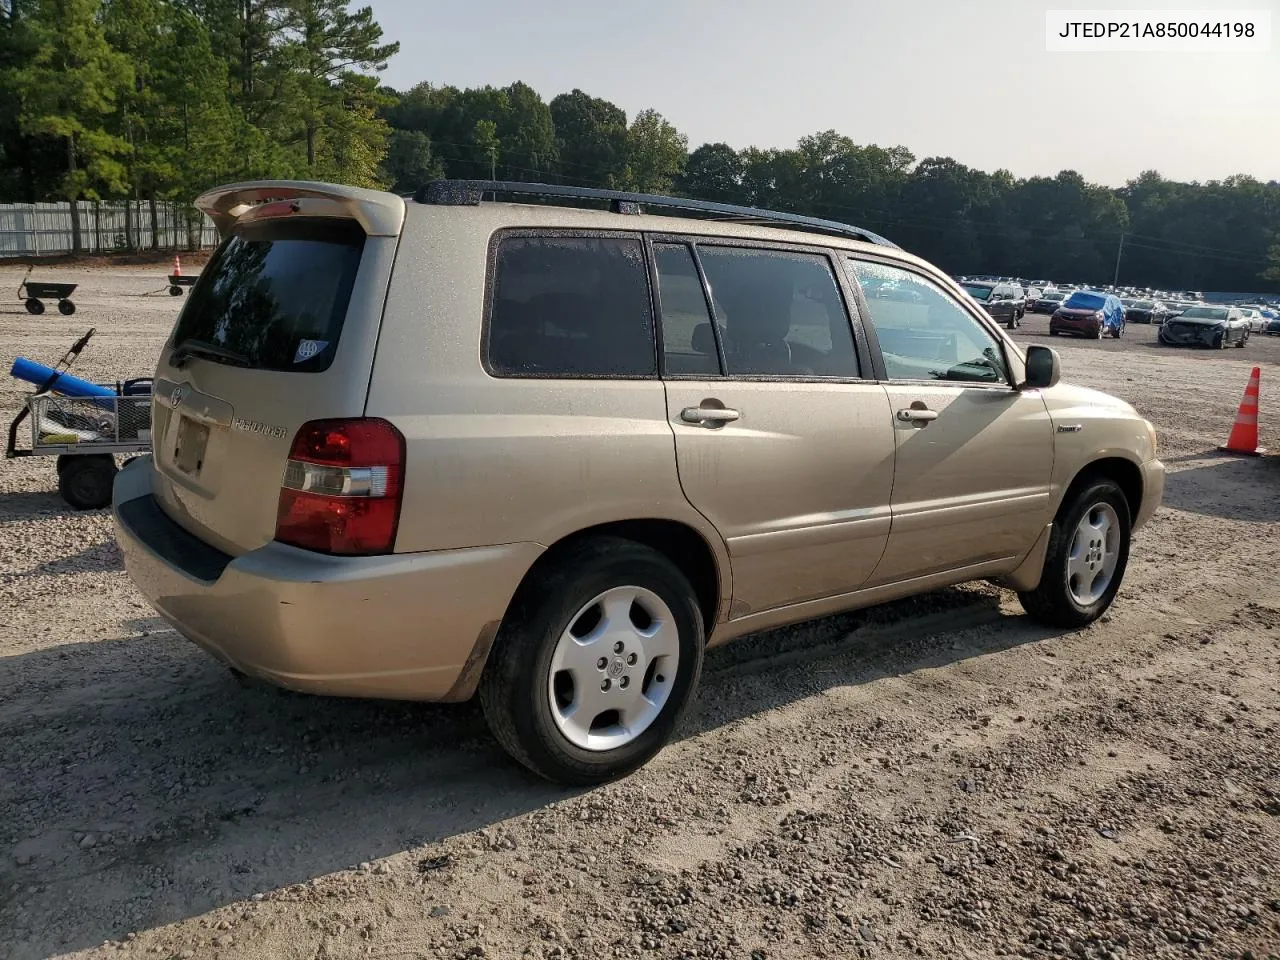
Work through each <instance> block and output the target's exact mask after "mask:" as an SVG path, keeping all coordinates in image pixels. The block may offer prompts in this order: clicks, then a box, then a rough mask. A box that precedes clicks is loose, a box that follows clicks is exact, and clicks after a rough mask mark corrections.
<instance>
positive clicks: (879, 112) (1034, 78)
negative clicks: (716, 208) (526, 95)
mask: <svg viewBox="0 0 1280 960" xmlns="http://www.w3.org/2000/svg"><path fill="white" fill-rule="evenodd" d="M357 2H371V3H372V6H373V10H374V16H375V18H376V19H377V20H378V22H379V23H381V25H382V27H383V29H384V31H385V37H386V39H387V40H398V41H399V42H400V53H399V54H398V55H397V56H395V57H394V58H393V59H392V60H391V63H390V66H389V67H388V69H387V70H386V71H385V72H384V73H383V74H382V80H383V82H384V83H386V84H388V85H390V86H392V87H395V88H397V89H407V88H408V87H411V86H413V85H414V84H415V83H419V82H422V81H429V82H431V83H433V84H453V85H454V86H460V87H465V86H482V85H485V84H492V85H494V86H505V85H507V84H509V83H512V82H514V81H516V80H523V81H524V82H525V83H528V84H529V85H530V86H532V87H533V88H534V89H535V90H537V91H538V92H539V93H540V94H542V96H543V98H544V99H546V100H548V101H549V100H550V99H551V98H552V97H553V96H555V95H556V94H557V93H562V92H565V91H568V90H572V89H573V88H575V87H577V88H580V89H582V90H585V91H586V92H587V93H589V94H591V95H593V96H597V97H604V98H606V99H608V100H611V101H613V102H614V103H616V104H618V106H620V107H622V108H623V109H624V110H626V111H627V115H628V117H631V116H634V115H635V113H636V112H637V111H639V110H643V109H645V108H648V107H653V108H655V109H657V110H658V111H659V112H660V113H661V114H663V115H664V116H665V117H666V118H667V119H668V120H670V121H671V122H672V123H674V124H675V125H676V127H677V128H679V129H680V131H681V132H682V133H684V134H685V135H686V136H688V138H689V146H690V149H693V148H695V147H697V146H699V145H700V144H702V143H706V142H715V141H725V142H727V143H729V144H731V145H732V146H734V147H736V148H742V147H747V146H757V147H790V146H794V145H795V142H796V141H797V140H798V139H799V138H800V137H802V136H805V135H806V134H810V133H815V132H818V131H821V130H827V129H834V130H836V131H837V132H839V133H841V134H844V135H846V136H848V137H850V138H851V139H852V140H853V141H854V142H856V143H859V144H869V143H875V144H879V145H881V146H894V145H902V146H905V147H907V148H908V149H910V150H911V152H912V153H913V154H915V156H916V157H917V158H918V159H923V158H924V157H928V156H950V157H953V158H955V159H956V160H958V161H960V162H961V163H965V164H967V165H969V166H972V167H976V168H979V169H982V170H988V171H992V170H997V169H1000V168H1004V169H1007V170H1010V171H1012V172H1013V173H1014V175H1016V176H1019V177H1028V176H1036V175H1047V176H1052V175H1053V174H1056V173H1057V172H1058V171H1059V170H1063V169H1073V170H1077V171H1079V172H1080V173H1081V174H1083V175H1084V176H1085V178H1086V179H1088V180H1091V181H1093V182H1096V183H1102V184H1106V185H1109V186H1120V185H1122V184H1123V183H1124V182H1125V181H1126V180H1128V179H1130V178H1132V177H1135V176H1137V175H1138V174H1139V173H1140V172H1142V171H1143V170H1149V169H1155V170H1159V171H1160V172H1161V173H1162V174H1163V175H1164V176H1166V177H1169V178H1171V179H1176V180H1199V181H1205V180H1211V179H1221V178H1223V177H1226V176H1229V175H1231V174H1235V173H1245V174H1251V175H1252V176H1255V177H1257V178H1259V179H1262V180H1280V37H1277V36H1274V35H1273V42H1272V48H1271V51H1270V52H1268V53H1192V54H1186V53H1167V52H1161V53H1127V54H1126V53H1049V52H1046V50H1045V11H1046V9H1048V8H1050V6H1051V5H1052V7H1053V8H1055V9H1056V8H1059V7H1063V6H1065V3H1063V0H1057V2H1052V0H1050V3H1043V4H1042V3H1032V2H1028V0H887V2H883V0H767V2H766V0H642V2H638V3H636V2H632V3H618V2H609V0H596V2H586V0H536V2H523V3H515V2H512V0H490V2H488V3H479V2H474V0H472V2H459V0H357ZM1132 5H1133V6H1140V4H1132ZM1079 6H1082V7H1083V6H1085V5H1079ZM1087 6H1088V7H1089V8H1091V9H1116V8H1124V7H1125V6H1126V5H1125V4H1123V3H1108V2H1107V0H1089V2H1088V3H1087ZM1151 6H1154V5H1151ZM1163 7H1164V8H1165V9H1169V8H1187V9H1215V10H1226V9H1248V8H1253V9H1269V10H1271V11H1272V18H1273V21H1274V27H1275V29H1276V30H1277V31H1280V0H1237V2H1234V3H1233V2H1230V0H1228V2H1225V3H1222V2H1215V0H1199V2H1192V3H1177V2H1176V0H1164V2H1163Z"/></svg>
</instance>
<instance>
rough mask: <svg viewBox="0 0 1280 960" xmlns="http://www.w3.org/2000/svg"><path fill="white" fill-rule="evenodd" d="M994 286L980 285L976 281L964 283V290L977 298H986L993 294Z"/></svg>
mask: <svg viewBox="0 0 1280 960" xmlns="http://www.w3.org/2000/svg"><path fill="white" fill-rule="evenodd" d="M992 289H994V288H992V287H984V286H980V285H979V284H976V283H966V284H964V292H965V293H967V294H968V295H969V296H971V297H973V299H975V300H986V299H987V298H989V297H990V296H991V291H992Z"/></svg>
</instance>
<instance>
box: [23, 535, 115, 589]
mask: <svg viewBox="0 0 1280 960" xmlns="http://www.w3.org/2000/svg"><path fill="white" fill-rule="evenodd" d="M123 569H124V556H123V555H122V554H121V553H120V547H119V546H117V544H116V542H115V540H104V541H102V542H101V543H94V544H90V545H89V546H87V547H85V548H84V549H82V550H80V551H79V552H77V553H73V554H71V555H69V556H65V557H55V558H54V559H52V560H46V561H45V562H44V563H38V564H36V565H35V566H34V567H30V568H28V569H26V570H20V571H18V572H17V573H11V574H6V575H4V576H5V578H6V579H11V580H26V579H30V578H32V577H55V576H60V575H63V574H77V573H109V572H110V571H113V570H123Z"/></svg>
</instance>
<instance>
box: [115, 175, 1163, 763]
mask: <svg viewBox="0 0 1280 960" xmlns="http://www.w3.org/2000/svg"><path fill="white" fill-rule="evenodd" d="M490 197H496V198H498V199H503V200H505V201H508V202H497V201H496V200H490V199H488V198H490ZM511 200H524V201H525V202H523V203H520V202H509V201H511ZM531 201H533V202H531ZM198 202H199V205H200V207H201V208H202V209H203V210H205V211H206V212H207V213H208V214H209V215H210V216H211V217H212V218H213V220H214V221H215V222H216V223H217V225H218V228H219V229H220V231H221V233H222V236H223V240H222V243H221V245H220V246H219V247H218V250H217V252H216V253H215V254H214V256H213V258H212V260H211V261H210V262H209V265H208V266H207V267H206V268H205V270H204V272H203V273H202V275H201V276H200V279H199V281H198V282H197V284H196V285H195V287H194V288H193V290H192V291H191V295H190V297H189V299H188V300H187V302H186V304H185V306H184V308H183V310H182V313H181V315H180V316H179V318H178V320H177V323H176V325H175V327H174V330H173V334H172V336H171V337H170V339H169V341H168V342H167V343H166V345H165V347H164V349H163V351H162V353H161V356H160V360H159V366H158V368H157V370H156V376H155V386H154V410H153V436H154V451H153V455H152V456H151V457H146V458H142V459H140V460H138V461H136V462H135V463H133V464H132V465H131V466H129V467H127V468H126V469H125V470H123V471H122V472H121V473H120V475H119V477H118V478H117V480H116V486H115V497H114V504H113V512H114V515H115V521H116V529H117V533H118V537H119V540H120V543H121V545H122V546H123V549H124V554H125V559H126V563H127V566H128V570H129V573H130V575H131V576H132V577H133V579H134V581H135V583H136V584H137V585H138V588H139V589H140V590H141V591H142V592H143V593H144V594H145V595H146V596H147V598H148V599H149V600H150V601H151V602H152V603H153V604H154V605H155V607H156V609H157V610H158V611H159V612H160V613H161V615H163V616H164V617H165V618H166V619H167V620H168V621H169V622H170V623H172V624H173V625H174V627H175V628H177V629H178V630H179V631H180V632H181V633H183V634H185V635H186V636H187V637H189V638H190V639H191V640H193V641H194V642H195V643H197V644H199V645H200V646H201V647H203V648H204V649H206V650H207V651H209V652H210V653H211V654H213V655H214V656H215V657H217V658H218V659H220V660H222V661H224V662H225V663H226V664H228V665H229V666H231V667H232V668H234V670H236V671H238V672H240V673H243V674H248V675H251V676H254V677H259V678H264V679H266V680H269V681H271V682H273V683H276V684H280V685H282V686H285V687H290V688H292V689H295V690H301V691H308V692H311V693H320V694H335V695H343V696H360V697H389V698H406V699H422V700H446V701H453V700H464V699H466V698H468V697H471V696H472V695H473V694H475V693H477V692H478V693H479V696H480V699H481V702H482V704H483V707H484V711H485V715H486V716H487V717H488V719H489V723H490V725H491V727H492V729H493V732H494V734H495V735H496V736H497V738H498V739H499V740H500V741H501V742H502V744H503V745H504V746H505V747H506V748H507V749H508V750H509V751H510V752H511V753H512V754H513V755H514V756H515V757H516V758H518V759H519V760H520V761H521V762H522V763H524V764H526V765H527V766H529V767H530V768H532V769H533V770H535V771H537V772H538V773H540V774H543V775H545V776H547V777H550V778H552V779H555V780H559V781H562V782H566V783H592V782H598V781H601V780H605V779H608V778H610V777H614V776H617V775H619V774H622V773H625V772H627V771H630V770H632V769H634V768H636V767H637V766H639V765H640V764H642V763H644V762H645V761H646V760H647V759H648V758H650V757H651V756H652V755H653V754H654V753H656V752H657V751H658V750H659V749H660V748H661V746H662V744H663V743H664V742H666V741H667V740H668V739H669V738H670V737H671V736H672V733H673V731H674V730H675V729H676V727H677V724H678V723H679V721H680V717H681V715H682V714H683V712H684V710H685V708H686V707H687V706H688V704H689V701H690V698H691V697H692V695H693V692H694V688H695V687H696V685H697V682H698V674H699V670H700V667H701V664H702V657H703V651H704V650H705V649H706V648H707V647H708V646H711V645H713V644H718V643H722V642H724V641H727V640H729V639H731V638H733V637H736V636H739V635H741V634H745V633H748V632H751V631H756V630H760V629H763V628H766V627H777V626H779V625H781V624H786V623H792V622H795V621H800V620H806V619H809V618H812V617H818V616H823V615H826V614H831V613H834V612H836V611H839V610H848V609H850V608H854V607H861V606H866V605H869V604H876V603H881V602H883V601H886V600H890V599H893V598H896V597H902V596H905V595H908V594H915V593H920V592H922V591H927V590H934V589H937V588H939V587H942V586H945V585H948V584H954V583H957V582H960V581H964V580H973V579H979V578H987V579H994V580H997V581H998V582H1000V583H1003V584H1006V585H1007V586H1009V587H1011V588H1012V589H1014V590H1016V591H1018V593H1019V595H1020V596H1021V598H1022V602H1023V605H1024V606H1025V608H1026V610H1027V612H1028V613H1029V614H1030V615H1031V616H1032V617H1034V618H1035V619H1037V620H1039V621H1042V622H1045V623H1049V624H1053V625H1056V626H1060V627H1067V628H1070V627H1079V626H1081V625H1083V624H1086V623H1089V622H1090V621H1092V620H1093V619H1095V618H1096V617H1098V616H1099V615H1101V614H1102V612H1103V611H1104V610H1106V609H1107V607H1108V606H1109V605H1110V603H1111V601H1112V599H1113V598H1114V597H1115V595H1116V591H1117V590H1118V589H1119V587H1120V582H1121V579H1122V578H1123V576H1124V571H1125V563H1126V561H1127V559H1128V555H1129V542H1130V536H1131V534H1132V532H1133V531H1134V530H1135V529H1137V528H1138V527H1139V526H1141V525H1142V524H1143V523H1144V522H1145V521H1146V520H1147V519H1148V518H1149V517H1150V516H1151V514H1152V513H1153V512H1154V511H1155V509H1156V508H1157V507H1158V506H1159V504H1160V498H1161V495H1162V491H1163V483H1164V467H1163V465H1162V464H1161V463H1160V461H1158V460H1157V459H1156V440H1155V434H1154V431H1153V430H1152V427H1151V425H1150V424H1149V423H1148V422H1147V421H1145V420H1143V419H1142V418H1141V417H1140V416H1139V415H1138V414H1137V413H1136V412H1135V411H1134V410H1133V408H1132V407H1130V406H1129V405H1128V404H1125V403H1123V402H1121V401H1119V400H1116V399H1114V398H1112V397H1109V396H1107V395H1105V394H1102V393H1097V392H1094V391H1091V390H1085V389H1081V388H1078V387H1070V386H1067V385H1064V384H1059V383H1058V357H1057V354H1055V353H1054V352H1053V351H1052V350H1050V349H1048V348H1047V347H1042V346H1032V347H1029V348H1028V349H1027V350H1026V351H1025V352H1024V351H1023V350H1022V349H1020V348H1019V347H1018V346H1017V345H1015V344H1014V343H1013V342H1011V341H1010V340H1009V339H1007V338H1006V337H1005V335H1004V334H1003V333H1002V332H1001V330H1000V329H999V328H998V327H997V326H996V324H994V323H993V322H992V320H991V318H990V317H988V316H987V315H986V314H985V313H984V312H983V310H982V309H981V308H980V307H979V306H978V304H977V303H975V302H974V301H973V300H972V299H971V298H970V297H968V296H966V295H965V294H964V292H963V291H962V290H961V289H960V288H959V287H958V286H956V284H955V283H953V282H952V281H951V280H950V279H949V278H948V277H947V276H946V275H944V274H943V273H941V272H940V271H939V270H938V269H936V268H935V267H933V266H931V265H930V264H928V263H925V262H924V261H922V260H920V259H918V258H916V257H913V256H911V255H910V254H908V253H905V252H903V251H902V250H900V249H899V248H897V247H896V246H894V245H893V244H892V243H890V242H889V241H887V240H884V239H883V238H881V237H878V236H876V235H875V234H872V233H869V232H867V231H864V230H859V229H857V228H853V227H849V226H845V225H842V224H837V223H832V222H830V221H822V220H814V219H809V218H804V217H797V216H793V215H788V214H779V213H770V212H767V211H762V210H750V209H745V208H737V207H729V206H725V205H719V204H705V203H699V202H697V201H690V200H677V199H671V198H662V197H643V196H636V195H628V194H620V193H612V192H607V191H593V190H581V189H573V188H566V187H552V186H542V185H531V184H495V183H476V182H456V181H442V182H437V183H433V184H430V185H429V186H428V187H426V188H424V189H423V190H422V191H420V192H419V194H418V195H417V196H416V197H415V198H412V199H402V198H400V197H397V196H393V195H391V194H387V193H381V192H376V191H369V190H360V189H355V188H351V187H340V186H332V185H329V184H321V183H293V182H262V183H247V184H236V185H233V186H228V187H223V188H220V189H216V190H213V191H211V192H209V193H207V194H205V195H204V196H203V197H201V198H200V200H199V201H198Z"/></svg>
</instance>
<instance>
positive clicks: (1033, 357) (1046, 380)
mask: <svg viewBox="0 0 1280 960" xmlns="http://www.w3.org/2000/svg"><path fill="white" fill-rule="evenodd" d="M1061 377H1062V361H1061V360H1060V359H1058V351H1057V350H1054V349H1053V348H1052V347H1042V346H1039V345H1037V344H1032V345H1031V346H1029V347H1027V379H1026V380H1025V381H1024V382H1023V384H1022V389H1024V390H1042V389H1046V388H1048V387H1052V386H1054V385H1055V384H1056V383H1057V382H1058V380H1059V379H1061Z"/></svg>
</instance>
